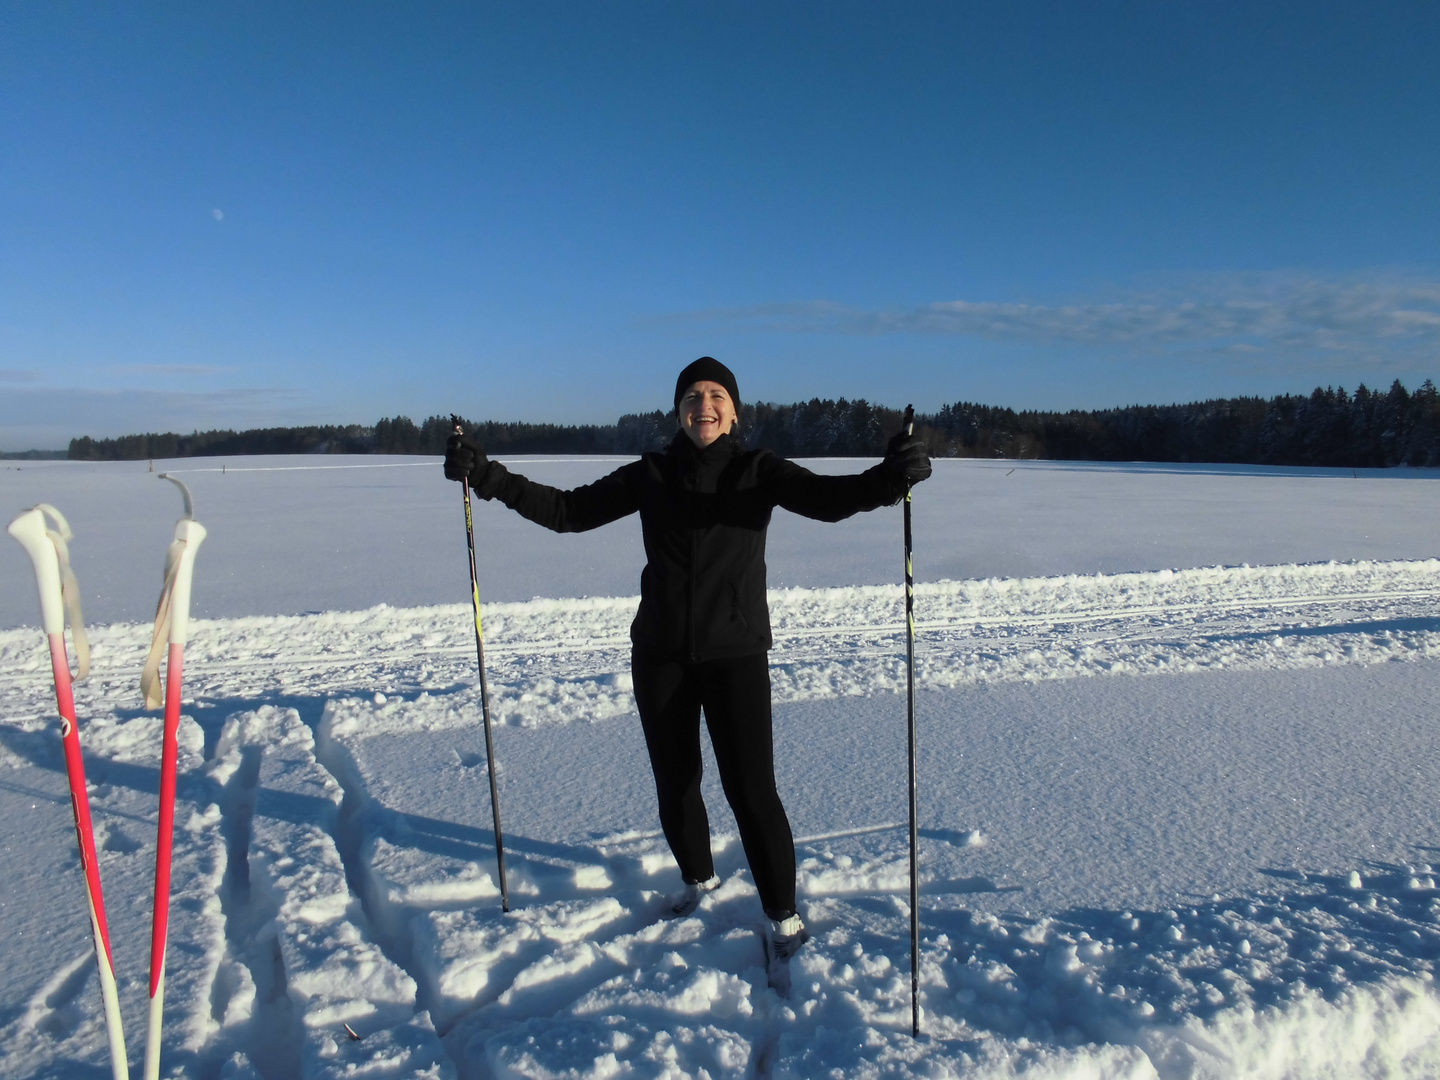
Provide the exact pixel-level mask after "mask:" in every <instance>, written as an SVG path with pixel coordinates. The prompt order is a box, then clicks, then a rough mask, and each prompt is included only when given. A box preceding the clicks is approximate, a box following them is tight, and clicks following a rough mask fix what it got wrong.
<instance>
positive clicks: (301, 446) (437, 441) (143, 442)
mask: <svg viewBox="0 0 1440 1080" xmlns="http://www.w3.org/2000/svg"><path fill="white" fill-rule="evenodd" d="M740 421H741V423H740V431H741V437H742V438H743V439H744V441H745V443H746V444H747V445H749V446H753V447H767V448H769V449H771V450H774V451H775V452H776V453H779V454H781V455H784V456H786V457H875V456H878V455H879V454H881V453H883V452H884V447H885V442H886V440H887V439H888V438H889V437H890V436H891V435H893V434H894V433H895V432H896V431H898V430H899V428H900V423H901V412H900V410H899V409H895V408H889V407H886V406H881V405H872V404H870V403H869V402H867V401H864V400H856V401H847V400H845V399H844V398H841V399H840V400H838V401H836V400H829V399H821V398H815V399H813V400H811V401H808V402H797V403H795V404H791V405H775V404H766V403H761V404H758V405H748V404H747V405H745V406H744V408H743V410H742V412H741V417H740ZM463 423H464V426H465V430H466V431H468V432H470V433H471V434H472V435H474V436H475V437H477V438H478V439H479V440H480V442H481V444H482V445H484V447H485V448H486V450H487V451H488V452H489V453H491V454H497V455H506V454H624V455H629V454H640V453H644V452H645V451H647V450H655V449H659V448H661V447H663V446H664V445H665V444H666V443H668V442H669V440H670V439H671V437H672V436H673V433H674V431H675V418H674V414H673V413H668V414H667V413H663V412H660V411H658V410H657V411H655V412H652V413H641V414H629V415H626V416H622V417H620V419H619V420H618V421H616V422H615V423H614V424H581V425H559V424H527V423H505V422H500V421H494V420H484V421H470V420H465V421H463ZM452 430H453V426H452V424H451V421H450V419H449V418H448V417H445V416H438V415H437V416H431V417H429V418H428V419H426V420H424V421H422V422H420V423H418V424H417V423H415V421H413V420H411V419H410V418H409V417H406V416H395V417H386V418H384V419H381V420H380V421H378V422H377V423H376V424H375V425H374V426H364V425H359V424H356V425H350V426H311V427H288V428H260V429H255V430H251V431H238V432H237V431H201V432H194V433H192V434H190V435H179V434H175V433H173V432H168V433H164V434H143V435H125V436H122V437H120V438H117V439H93V438H90V437H88V436H86V437H83V438H76V439H72V440H71V442H70V449H69V457H70V458H71V459H72V460H77V461H116V460H137V459H141V460H143V459H145V458H175V457H206V456H220V455H235V454H326V453H329V454H370V453H374V454H431V455H438V454H443V453H444V452H445V440H446V439H447V438H448V437H449V435H450V433H451V431H452ZM916 430H917V431H918V432H920V434H921V435H922V436H923V437H924V439H925V441H926V443H927V444H928V446H929V449H930V453H931V455H932V456H933V457H984V458H1045V459H1050V460H1057V461H1156V462H1213V463H1227V464H1253V465H1316V466H1328V467H1332V468H1385V467H1391V466H1397V465H1409V466H1417V467H1420V466H1429V467H1434V466H1440V391H1437V390H1436V388H1435V385H1434V384H1433V383H1432V382H1431V381H1430V380H1429V379H1427V380H1425V382H1424V383H1423V384H1421V386H1420V387H1419V388H1418V389H1416V390H1414V391H1410V390H1407V389H1406V388H1405V387H1404V386H1403V385H1402V384H1401V383H1400V381H1399V380H1398V379H1397V380H1396V381H1395V382H1394V383H1393V384H1391V386H1390V388H1389V389H1388V390H1385V391H1375V390H1370V389H1369V388H1368V387H1366V386H1365V385H1364V384H1361V385H1360V386H1359V387H1357V388H1356V390H1355V392H1354V393H1353V394H1352V393H1348V392H1347V391H1346V390H1345V389H1344V388H1343V387H1340V388H1333V387H1317V388H1316V389H1315V390H1314V391H1313V392H1312V393H1311V394H1309V395H1308V396H1307V395H1294V394H1282V395H1279V396H1276V397H1273V398H1270V399H1268V400H1267V399H1265V398H1259V397H1240V398H1216V399H1214V400H1212V401H1197V402H1191V403H1189V404H1182V405H1128V406H1125V407H1123V408H1114V409H1098V410H1082V409H1072V410H1071V411H1069V412H1044V411H1036V410H1022V411H1016V410H1014V409H1008V408H1002V407H997V406H993V405H980V404H976V403H973V402H968V401H959V402H955V403H954V404H951V405H945V406H943V407H942V408H941V409H940V411H939V412H937V413H930V414H917V415H916Z"/></svg>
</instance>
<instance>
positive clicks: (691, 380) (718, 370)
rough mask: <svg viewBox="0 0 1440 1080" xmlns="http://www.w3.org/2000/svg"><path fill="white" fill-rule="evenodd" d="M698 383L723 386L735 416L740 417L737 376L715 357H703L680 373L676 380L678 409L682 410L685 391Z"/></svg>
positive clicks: (676, 406)
mask: <svg viewBox="0 0 1440 1080" xmlns="http://www.w3.org/2000/svg"><path fill="white" fill-rule="evenodd" d="M697 382H715V383H719V384H720V385H721V386H723V387H724V388H725V392H726V393H727V394H729V395H730V403H731V404H732V405H734V406H735V415H736V416H739V415H740V390H739V388H738V387H737V386H736V385H735V374H734V372H732V371H731V370H730V369H729V368H728V367H726V366H725V365H724V364H722V363H720V361H719V360H716V359H715V358H714V357H713V356H702V357H700V359H699V360H696V361H695V362H694V363H692V364H687V365H686V366H685V370H684V371H682V372H680V377H679V378H678V379H676V380H675V408H676V409H679V408H680V399H681V398H682V397H684V396H685V391H686V390H689V389H690V387H692V386H694V385H695V384H696V383H697Z"/></svg>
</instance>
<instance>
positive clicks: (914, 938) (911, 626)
mask: <svg viewBox="0 0 1440 1080" xmlns="http://www.w3.org/2000/svg"><path fill="white" fill-rule="evenodd" d="M914 433H915V406H914V405H907V406H905V434H906V435H913V434H914ZM910 550H911V542H910V484H909V483H907V484H906V485H905V699H906V728H907V732H908V736H909V741H910V1033H911V1034H912V1035H915V1036H917V1037H918V1036H919V1034H920V864H919V859H918V854H917V852H918V848H919V846H920V835H919V828H918V824H917V819H918V817H919V803H918V799H917V796H916V784H915V568H914V565H913V563H912V562H911V560H910Z"/></svg>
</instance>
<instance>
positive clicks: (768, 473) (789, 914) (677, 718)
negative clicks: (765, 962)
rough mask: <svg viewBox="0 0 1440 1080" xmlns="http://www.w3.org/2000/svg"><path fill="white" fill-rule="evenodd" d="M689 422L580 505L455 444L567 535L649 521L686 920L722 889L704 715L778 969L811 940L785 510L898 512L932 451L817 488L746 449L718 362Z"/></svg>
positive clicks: (729, 378)
mask: <svg viewBox="0 0 1440 1080" xmlns="http://www.w3.org/2000/svg"><path fill="white" fill-rule="evenodd" d="M675 408H676V412H677V414H678V417H679V421H680V430H679V431H678V432H676V434H675V438H674V439H673V440H672V441H671V443H670V446H669V447H668V448H667V449H666V450H664V451H662V452H658V453H647V454H645V455H643V456H642V457H641V458H640V460H639V461H636V462H633V463H632V464H629V465H626V466H624V467H622V468H620V469H617V470H616V471H615V472H613V473H611V474H610V475H609V476H606V477H602V478H601V479H599V480H597V481H595V483H593V484H588V485H586V486H585V487H580V488H575V489H574V490H573V491H561V490H558V489H557V488H552V487H547V486H545V485H543V484H537V483H534V482H533V481H531V480H527V479H526V478H525V477H523V476H520V475H518V474H516V473H512V472H510V471H509V470H508V469H506V468H505V466H503V465H501V464H500V463H499V462H498V461H489V460H487V458H486V457H485V452H484V451H483V450H482V449H481V448H480V446H479V445H478V444H477V443H476V442H475V441H474V440H472V439H470V438H468V437H466V436H464V435H454V436H452V437H451V439H450V442H449V445H448V446H447V448H446V453H445V475H446V477H447V478H448V479H451V480H462V479H463V480H466V481H467V482H468V483H469V484H470V486H471V487H472V488H474V490H475V493H476V494H477V495H479V496H480V497H481V498H485V499H498V500H499V501H500V502H502V503H504V504H505V505H506V506H508V507H510V508H511V509H512V510H515V511H516V512H518V513H519V514H521V515H522V516H524V517H526V518H529V519H530V520H531V521H533V522H535V523H537V524H539V525H543V526H545V527H546V528H548V529H553V530H555V531H556V532H583V531H585V530H587V529H594V528H598V527H599V526H601V525H605V524H608V523H609V522H612V521H615V520H616V519H617V518H621V517H624V516H625V515H626V514H633V513H636V512H637V511H638V512H639V514H640V526H641V531H642V533H643V535H644V541H645V555H646V559H647V562H646V565H645V569H644V571H643V572H642V573H641V575H640V610H639V612H638V613H637V614H636V616H635V621H634V623H633V624H632V625H631V627H630V638H631V642H632V646H633V650H632V654H631V669H632V671H633V673H634V679H635V703H636V706H637V707H638V709H639V712H640V723H641V726H642V727H643V728H644V731H645V744H646V747H647V748H648V750H649V753H650V764H651V768H652V769H653V771H654V774H655V788H656V793H657V795H658V796H659V803H660V824H661V827H662V828H663V829H664V831H665V839H666V840H667V841H668V842H669V845H670V850H671V851H672V852H673V853H674V855H675V861H676V862H677V863H678V864H679V866H680V874H681V877H682V878H683V880H684V882H685V890H684V892H683V893H682V894H681V895H680V896H679V897H678V898H676V900H675V901H674V904H673V906H672V910H673V912H674V913H675V914H676V915H688V914H689V913H690V912H692V911H693V910H695V908H696V907H697V906H698V905H699V903H700V898H701V894H702V893H705V892H708V891H710V890H711V889H714V888H715V887H716V886H718V885H719V884H720V879H719V878H718V877H716V876H715V865H714V862H713V861H712V858H711V853H710V822H709V819H708V817H707V816H706V813H705V803H704V801H703V800H702V798H701V795H700V776H701V769H702V759H701V756H700V714H701V712H702V711H703V712H704V714H705V723H706V727H707V728H708V730H709V732H710V741H711V745H712V747H713V748H714V751H715V760H716V762H717V764H718V765H719V767H720V780H721V784H722V786H723V787H724V790H725V798H726V799H727V800H728V801H729V803H730V808H731V809H732V810H733V811H734V812H735V820H736V823H737V824H738V825H739V826H740V840H741V843H742V844H743V845H744V848H745V857H746V859H747V860H748V862H749V864H750V871H751V874H752V876H753V878H754V881H755V887H756V889H757V890H758V891H759V893H760V902H761V905H762V906H763V907H764V909H765V915H766V917H767V918H768V919H769V927H768V929H769V932H768V933H767V934H766V935H765V946H766V955H767V957H768V958H769V959H770V960H771V961H772V962H774V961H776V960H780V961H785V960H789V958H790V957H791V956H792V955H794V953H795V951H796V950H797V949H799V948H800V946H801V945H803V944H804V943H805V942H806V941H807V940H808V939H809V935H808V934H807V933H806V931H805V927H804V924H803V923H802V922H801V919H800V916H799V915H798V914H797V913H796V911H795V843H794V840H793V838H792V836H791V833H790V823H789V821H788V819H787V818H786V817H785V808H784V807H783V806H782V805H781V803H780V796H779V794H778V793H777V792H776V790H775V771H774V763H773V750H772V743H771V731H770V671H769V666H768V661H767V655H766V654H767V653H768V651H769V649H770V645H771V637H770V612H769V609H768V607H767V605H766V597H765V530H766V528H767V526H768V525H769V523H770V513H771V511H772V510H773V508H774V507H776V506H780V507H784V508H785V509H786V510H790V511H792V512H794V513H797V514H802V515H804V516H805V517H809V518H814V519H816V520H819V521H839V520H840V519H842V518H846V517H849V516H850V515H851V514H854V513H857V512H859V511H861V510H873V509H875V508H876V507H880V506H887V505H893V504H894V503H896V502H898V501H899V500H900V499H901V498H902V497H903V496H904V494H905V491H906V488H907V486H908V485H909V484H911V483H915V482H917V481H920V480H924V479H925V478H926V477H928V476H929V475H930V459H929V458H928V457H927V456H926V453H925V448H924V444H923V442H922V441H921V440H920V438H919V437H918V436H907V435H904V434H900V435H897V436H895V438H893V439H892V440H891V441H890V445H889V448H888V450H887V452H886V455H885V459H884V460H883V461H882V462H881V463H880V464H879V465H876V466H875V467H874V468H871V469H867V470H866V471H865V472H863V473H859V474H857V475H853V476H818V475H816V474H815V473H812V472H810V471H809V470H808V469H805V468H802V467H801V466H799V465H796V464H795V463H794V462H791V461H786V460H785V459H783V458H780V457H777V456H776V455H775V454H773V453H772V452H770V451H769V450H745V449H743V448H742V447H741V445H740V443H739V441H738V440H737V439H736V438H735V435H734V427H735V422H736V418H737V416H738V414H739V411H740V393H739V390H738V388H737V386H736V383H735V376H734V375H733V374H732V373H731V372H730V369H729V368H727V367H726V366H725V365H724V364H722V363H720V361H718V360H715V359H713V358H712V357H709V356H702V357H701V358H700V359H699V360H696V361H695V362H694V363H693V364H690V365H689V366H688V367H686V368H685V370H684V371H682V372H681V373H680V377H679V378H678V379H677V380H676V382H675Z"/></svg>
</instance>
